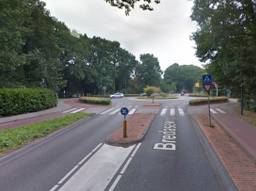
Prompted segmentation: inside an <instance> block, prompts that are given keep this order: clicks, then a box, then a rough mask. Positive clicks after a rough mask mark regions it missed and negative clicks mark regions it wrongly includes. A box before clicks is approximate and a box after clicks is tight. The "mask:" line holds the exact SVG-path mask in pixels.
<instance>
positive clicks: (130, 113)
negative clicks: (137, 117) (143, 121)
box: [128, 108, 137, 115]
mask: <svg viewBox="0 0 256 191" xmlns="http://www.w3.org/2000/svg"><path fill="white" fill-rule="evenodd" d="M136 110H137V109H136V108H133V109H132V110H130V111H129V113H128V115H132V114H134V113H135V111H136Z"/></svg>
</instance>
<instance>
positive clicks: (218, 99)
mask: <svg viewBox="0 0 256 191" xmlns="http://www.w3.org/2000/svg"><path fill="white" fill-rule="evenodd" d="M227 101H228V98H227V97H211V98H210V103H222V102H227ZM207 103H208V99H194V100H190V101H189V105H202V104H207Z"/></svg>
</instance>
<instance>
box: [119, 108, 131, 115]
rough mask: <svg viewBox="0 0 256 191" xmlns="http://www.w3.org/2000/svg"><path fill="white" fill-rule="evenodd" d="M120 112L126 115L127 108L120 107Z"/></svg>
mask: <svg viewBox="0 0 256 191" xmlns="http://www.w3.org/2000/svg"><path fill="white" fill-rule="evenodd" d="M120 112H121V114H122V115H124V116H126V115H128V113H129V110H128V109H127V108H126V107H122V108H121V110H120Z"/></svg>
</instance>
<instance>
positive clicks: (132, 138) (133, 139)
mask: <svg viewBox="0 0 256 191" xmlns="http://www.w3.org/2000/svg"><path fill="white" fill-rule="evenodd" d="M155 116H156V113H135V114H134V115H132V116H131V117H129V118H128V119H127V137H124V136H123V127H120V128H119V129H117V130H115V131H114V132H113V133H112V134H111V135H110V136H109V137H107V139H106V143H107V144H110V145H115V146H123V147H126V146H130V145H132V144H136V143H138V142H140V141H142V139H143V138H144V137H145V135H146V133H147V131H148V129H149V127H150V125H151V123H152V121H153V120H154V118H155Z"/></svg>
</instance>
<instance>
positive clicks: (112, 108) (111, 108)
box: [100, 108, 115, 115]
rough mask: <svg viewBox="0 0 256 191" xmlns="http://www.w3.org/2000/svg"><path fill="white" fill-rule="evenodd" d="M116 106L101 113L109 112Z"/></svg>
mask: <svg viewBox="0 0 256 191" xmlns="http://www.w3.org/2000/svg"><path fill="white" fill-rule="evenodd" d="M114 109H115V108H110V109H108V110H106V111H103V112H102V113H100V114H101V115H104V114H106V113H108V112H110V111H112V110H114Z"/></svg>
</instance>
